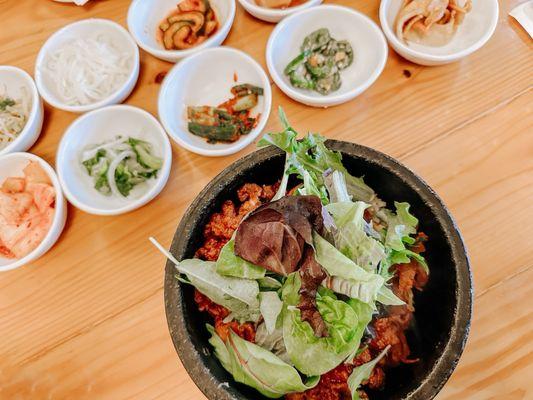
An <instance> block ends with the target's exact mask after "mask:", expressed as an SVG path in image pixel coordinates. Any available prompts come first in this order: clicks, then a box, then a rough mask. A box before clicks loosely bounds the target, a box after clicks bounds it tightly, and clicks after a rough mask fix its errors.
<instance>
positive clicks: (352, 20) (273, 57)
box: [266, 5, 388, 107]
mask: <svg viewBox="0 0 533 400" xmlns="http://www.w3.org/2000/svg"><path fill="white" fill-rule="evenodd" d="M320 28H328V29H329V31H330V33H331V36H332V37H333V38H335V39H337V40H348V41H349V42H350V44H351V45H352V48H353V51H354V61H353V63H352V65H350V66H349V67H348V68H346V69H345V70H343V71H341V80H342V85H341V87H340V88H339V90H337V91H335V92H333V93H330V94H328V95H322V94H320V93H318V92H315V91H311V90H304V89H299V88H295V87H293V86H292V85H291V83H290V81H289V78H288V77H287V76H286V75H285V74H284V73H283V71H284V69H285V67H286V66H287V64H288V63H289V62H290V61H291V60H293V59H294V58H295V57H296V56H297V55H298V54H300V46H301V45H302V42H303V40H304V38H305V37H306V36H307V35H309V34H310V33H312V32H314V31H316V30H317V29H320ZM387 52H388V50H387V42H386V40H385V37H384V36H383V33H381V30H380V29H379V27H378V26H377V25H376V24H375V23H374V22H373V21H372V20H371V19H370V18H368V17H367V16H365V15H363V14H361V13H360V12H357V11H355V10H353V9H351V8H347V7H341V6H332V5H325V6H317V7H312V8H309V9H307V10H303V11H300V12H299V13H297V14H293V15H291V16H289V17H287V18H285V19H284V20H283V21H281V22H280V23H279V24H278V25H277V26H276V27H275V28H274V30H273V31H272V34H271V35H270V38H269V39H268V44H267V48H266V61H267V66H268V71H269V72H270V76H272V79H273V80H274V82H275V83H276V85H278V87H279V88H280V89H281V90H282V91H283V92H284V93H285V94H286V95H287V96H289V97H290V98H292V99H294V100H296V101H299V102H300V103H303V104H307V105H309V106H314V107H329V106H334V105H337V104H341V103H345V102H347V101H349V100H352V99H353V98H355V97H357V96H358V95H360V94H361V93H363V92H364V91H365V90H366V89H368V88H369V87H370V85H372V83H374V82H375V81H376V79H377V78H378V77H379V75H380V74H381V72H382V71H383V68H384V67H385V62H386V61H387Z"/></svg>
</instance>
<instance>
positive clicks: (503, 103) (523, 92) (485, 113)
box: [398, 85, 533, 159]
mask: <svg viewBox="0 0 533 400" xmlns="http://www.w3.org/2000/svg"><path fill="white" fill-rule="evenodd" d="M531 90H533V85H530V86H528V87H527V88H525V89H523V90H521V91H520V92H518V93H516V94H515V95H513V96H511V97H508V98H507V99H505V100H503V101H501V102H500V103H498V104H496V105H495V106H492V107H490V108H489V109H487V110H485V111H483V112H481V113H479V114H477V115H475V116H473V117H472V118H469V119H467V120H466V121H463V122H460V123H458V124H457V125H455V126H453V127H452V128H450V129H448V130H447V131H444V132H443V133H442V134H441V135H439V136H436V137H435V138H433V139H430V140H428V141H427V142H423V143H421V144H420V146H417V147H414V148H413V149H412V150H409V151H406V152H405V153H403V154H400V155H398V158H400V159H402V158H407V157H409V156H412V155H413V154H416V153H417V152H418V151H420V150H424V149H426V148H427V147H429V146H431V145H432V144H435V143H437V142H439V141H440V140H442V139H444V138H447V137H449V136H451V135H453V134H454V133H456V132H458V131H460V130H462V129H464V128H466V127H467V126H469V125H472V124H473V123H475V122H477V121H479V120H481V119H483V118H485V117H487V116H489V115H490V114H493V113H495V112H497V111H498V110H500V109H501V108H503V107H505V106H508V105H509V104H511V103H513V102H514V101H515V100H517V99H519V98H520V97H522V96H524V95H526V94H527V93H528V92H530V91H531Z"/></svg>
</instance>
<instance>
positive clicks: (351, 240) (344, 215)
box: [326, 201, 386, 272]
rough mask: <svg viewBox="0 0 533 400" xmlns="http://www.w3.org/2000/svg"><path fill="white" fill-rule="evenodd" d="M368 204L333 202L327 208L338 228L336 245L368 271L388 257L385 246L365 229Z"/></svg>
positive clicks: (373, 269)
mask: <svg viewBox="0 0 533 400" xmlns="http://www.w3.org/2000/svg"><path fill="white" fill-rule="evenodd" d="M368 207H369V205H368V204H366V203H364V202H362V201H357V202H355V203H352V202H342V203H331V204H329V205H327V206H326V209H327V210H328V212H329V213H330V214H331V216H332V217H333V220H334V221H335V226H336V228H337V229H335V230H334V231H333V238H334V240H335V247H336V248H337V249H339V250H340V251H341V253H343V254H344V255H345V256H346V257H348V258H350V259H351V260H352V261H354V262H355V263H356V264H357V265H359V266H361V267H362V268H364V269H365V270H367V271H372V272H374V271H376V270H377V268H378V265H379V263H380V262H381V261H382V260H384V259H385V258H386V253H385V247H384V246H383V245H382V244H381V243H380V242H379V241H378V240H376V239H374V238H373V237H370V236H369V235H367V233H366V231H365V226H366V221H365V220H364V218H363V215H364V212H365V210H366V209H367V208H368Z"/></svg>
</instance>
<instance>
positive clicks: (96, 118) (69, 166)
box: [56, 105, 172, 215]
mask: <svg viewBox="0 0 533 400" xmlns="http://www.w3.org/2000/svg"><path fill="white" fill-rule="evenodd" d="M118 135H122V136H125V137H128V136H131V137H134V138H138V139H142V140H146V141H148V142H150V143H151V144H152V146H153V151H154V155H155V156H157V157H161V158H163V167H162V168H161V170H160V171H159V173H158V175H157V178H155V179H154V178H152V179H149V180H147V181H146V182H144V183H142V184H141V185H138V186H136V187H135V188H134V189H133V190H132V192H131V193H130V196H128V197H127V198H123V197H116V196H105V195H103V194H101V193H99V192H98V191H97V190H96V189H95V188H94V182H93V178H91V177H90V176H89V175H88V174H87V172H86V170H85V167H84V166H83V165H82V164H81V157H82V153H83V151H84V149H85V148H86V147H88V146H90V145H94V144H99V143H102V142H106V141H109V140H112V139H114V138H115V137H116V136H118ZM56 165H57V174H58V176H59V181H60V182H61V186H62V187H63V191H64V192H65V196H66V197H67V199H68V201H69V202H70V203H72V204H73V205H74V206H75V207H77V208H79V209H80V210H83V211H85V212H87V213H89V214H95V215H118V214H123V213H126V212H129V211H132V210H135V209H137V208H139V207H141V206H143V205H145V204H146V203H148V202H149V201H151V200H152V199H154V198H155V197H156V196H157V195H158V194H159V193H160V192H161V190H163V188H164V187H165V185H166V183H167V180H168V176H169V174H170V167H171V165H172V148H171V146H170V141H169V140H168V137H167V135H166V133H165V131H164V130H163V128H162V127H161V124H160V123H159V122H158V121H157V119H156V118H155V117H154V116H152V115H151V114H150V113H148V112H146V111H144V110H141V109H140V108H137V107H132V106H127V105H116V106H109V107H105V108H101V109H99V110H94V111H91V112H89V113H87V114H85V115H82V116H81V117H79V118H78V119H77V120H75V121H74V122H73V123H72V125H70V126H69V127H68V129H67V130H66V132H65V134H64V135H63V138H62V139H61V142H60V143H59V149H58V151H57V159H56Z"/></svg>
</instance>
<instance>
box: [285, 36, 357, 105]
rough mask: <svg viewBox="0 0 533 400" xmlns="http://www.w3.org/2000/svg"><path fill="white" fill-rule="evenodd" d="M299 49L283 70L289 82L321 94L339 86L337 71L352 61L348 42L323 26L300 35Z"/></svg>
mask: <svg viewBox="0 0 533 400" xmlns="http://www.w3.org/2000/svg"><path fill="white" fill-rule="evenodd" d="M300 50H301V53H300V54H299V55H298V56H296V57H295V58H294V59H293V60H292V61H291V62H290V63H289V64H287V66H286V67H285V70H284V73H285V75H287V76H288V77H289V80H290V82H291V85H293V86H294V87H297V88H301V89H307V90H315V91H317V92H318V93H320V94H323V95H327V94H329V93H331V92H334V91H336V90H338V89H339V88H340V87H341V77H340V73H339V71H341V70H343V69H345V68H348V67H349V66H350V65H351V64H352V62H353V49H352V46H351V45H350V43H348V42H347V41H345V40H340V41H337V40H335V39H333V38H332V37H331V35H330V33H329V30H328V29H327V28H321V29H318V30H317V31H315V32H313V33H311V34H310V35H308V36H307V37H306V38H305V39H304V41H303V44H302V46H301V48H300Z"/></svg>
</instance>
